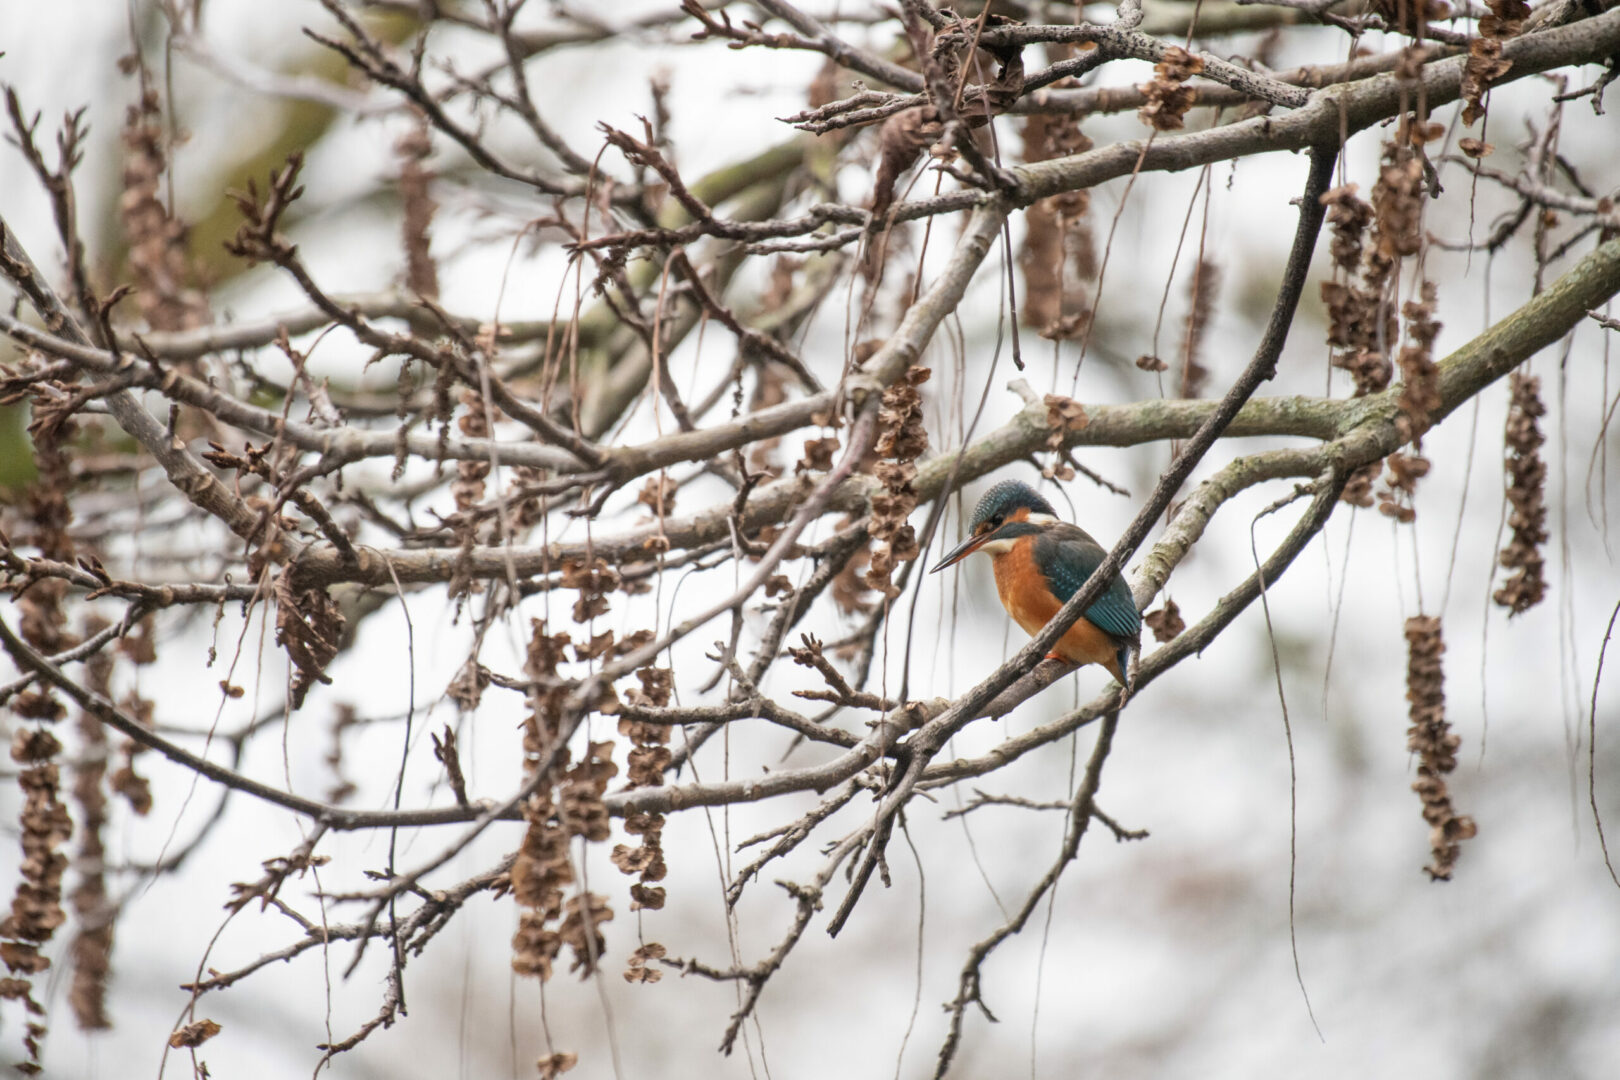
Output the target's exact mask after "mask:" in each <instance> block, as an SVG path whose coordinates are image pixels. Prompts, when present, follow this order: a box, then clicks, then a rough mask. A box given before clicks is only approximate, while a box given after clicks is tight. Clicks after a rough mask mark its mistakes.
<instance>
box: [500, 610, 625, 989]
mask: <svg viewBox="0 0 1620 1080" xmlns="http://www.w3.org/2000/svg"><path fill="white" fill-rule="evenodd" d="M570 638H571V635H570V634H568V632H567V631H564V632H562V633H558V634H548V633H547V632H546V625H545V622H544V620H541V619H533V620H531V621H530V636H529V645H528V649H527V650H526V652H525V657H524V665H523V670H524V673H525V674H526V675H528V677H529V678H530V680H531V681H532V684H533V685H534V686H535V689H534V690H532V691H531V692H530V693H531V701H530V709H529V712H528V714H527V715H526V716H525V717H524V722H523V769H524V773H525V775H527V776H533V775H534V773H535V771H536V770H539V769H547V770H548V771H549V772H550V773H551V774H552V775H555V776H557V777H559V780H558V782H557V784H556V785H555V786H545V785H542V787H541V788H540V790H539V791H536V792H535V793H534V794H533V795H531V796H530V797H529V798H528V799H527V800H525V802H524V804H523V818H524V821H525V822H526V823H527V828H526V829H525V831H524V834H523V842H522V843H521V844H520V845H519V847H518V851H517V857H516V859H515V860H514V861H513V863H512V871H511V881H512V896H513V898H514V899H515V900H516V901H517V904H518V907H519V909H520V911H519V914H518V927H517V931H516V932H515V933H514V934H513V935H512V969H513V970H514V971H516V972H517V973H518V974H519V975H533V976H535V977H537V978H539V979H540V980H541V981H545V980H548V979H550V978H551V976H552V973H553V971H554V970H555V966H556V963H557V960H558V957H559V955H560V954H561V952H562V950H563V948H564V947H565V946H566V947H568V948H570V949H571V950H572V952H573V963H572V967H571V970H575V971H583V972H584V973H585V974H587V975H588V974H591V973H592V972H594V971H596V970H597V966H598V963H599V960H600V958H601V956H602V952H603V950H604V949H605V947H606V942H605V940H604V939H603V937H602V932H601V930H600V929H599V927H600V926H601V924H602V923H605V922H607V921H609V920H611V919H612V918H613V910H612V909H611V908H609V907H608V904H607V898H606V897H603V896H598V895H597V894H595V893H580V892H579V891H578V890H576V891H575V894H574V895H572V896H570V895H569V891H568V890H569V886H571V885H573V884H574V882H575V880H576V878H575V874H574V866H573V861H572V859H571V858H570V853H569V845H570V844H571V843H572V842H573V840H574V838H575V837H581V838H583V839H585V840H587V841H592V842H596V843H600V842H602V841H604V840H606V839H608V837H609V835H610V834H611V828H610V826H609V817H608V810H607V806H606V804H604V803H603V802H602V796H603V794H605V793H606V791H607V785H608V781H609V780H611V779H612V778H613V776H614V775H615V774H617V773H618V771H619V768H618V766H617V765H615V764H614V763H613V760H612V756H613V742H612V741H611V740H608V741H604V742H589V743H587V745H586V750H585V754H584V756H583V758H582V759H581V760H580V761H578V762H576V763H573V764H570V760H571V756H572V755H571V751H570V750H569V748H568V746H567V745H566V742H565V740H563V738H562V731H561V723H562V703H563V698H564V696H565V694H566V691H565V690H563V689H562V688H561V687H560V686H558V685H550V684H555V683H556V680H557V667H558V665H559V664H561V663H562V662H563V660H564V659H565V653H564V650H565V649H566V648H567V647H568V645H569V642H570ZM548 764H549V768H548Z"/></svg>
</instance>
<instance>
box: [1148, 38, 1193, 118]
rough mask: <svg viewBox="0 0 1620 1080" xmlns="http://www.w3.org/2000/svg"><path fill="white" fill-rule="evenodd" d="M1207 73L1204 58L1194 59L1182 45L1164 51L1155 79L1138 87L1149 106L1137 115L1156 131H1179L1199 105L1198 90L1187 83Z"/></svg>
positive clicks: (1155, 67) (1155, 72)
mask: <svg viewBox="0 0 1620 1080" xmlns="http://www.w3.org/2000/svg"><path fill="white" fill-rule="evenodd" d="M1203 70H1204V60H1203V58H1202V57H1199V56H1194V55H1193V54H1192V53H1189V52H1188V51H1187V50H1186V49H1183V48H1181V47H1180V46H1179V45H1172V46H1170V48H1168V49H1166V50H1165V52H1164V59H1162V60H1160V61H1159V62H1158V63H1157V64H1154V65H1153V78H1152V79H1150V80H1148V81H1147V82H1145V83H1142V84H1141V85H1140V86H1138V87H1137V89H1138V90H1140V91H1142V95H1143V96H1144V97H1146V98H1147V103H1146V104H1145V105H1143V106H1142V107H1141V108H1140V109H1137V110H1136V115H1137V117H1139V118H1140V119H1141V121H1142V123H1144V124H1146V125H1147V126H1148V127H1150V128H1152V129H1153V130H1154V131H1175V130H1177V129H1179V128H1180V127H1181V126H1182V124H1183V123H1184V122H1185V119H1186V116H1187V113H1188V112H1189V111H1191V109H1192V107H1193V106H1194V105H1196V104H1198V88H1197V87H1193V86H1188V85H1187V80H1188V79H1191V78H1192V77H1193V76H1194V75H1197V74H1198V73H1199V72H1201V71H1203Z"/></svg>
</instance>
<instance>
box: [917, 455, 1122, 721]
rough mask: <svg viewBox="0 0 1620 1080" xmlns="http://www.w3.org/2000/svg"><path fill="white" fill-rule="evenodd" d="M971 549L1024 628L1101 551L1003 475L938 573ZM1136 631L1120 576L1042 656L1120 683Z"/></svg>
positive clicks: (1041, 622)
mask: <svg viewBox="0 0 1620 1080" xmlns="http://www.w3.org/2000/svg"><path fill="white" fill-rule="evenodd" d="M975 551H984V552H988V553H989V555H990V557H991V566H992V567H993V568H994V569H995V572H996V592H997V593H998V594H1000V596H1001V606H1002V607H1004V608H1006V609H1007V614H1008V615H1011V616H1012V619H1013V621H1014V622H1016V623H1017V624H1018V625H1019V626H1021V627H1023V628H1024V632H1025V633H1027V634H1029V635H1030V636H1032V637H1033V636H1034V635H1035V634H1038V633H1040V631H1041V628H1042V627H1044V626H1045V625H1046V624H1047V622H1049V621H1050V620H1051V618H1052V616H1054V615H1056V614H1057V613H1058V609H1059V608H1061V607H1062V606H1063V605H1064V604H1065V603H1067V602H1068V600H1069V598H1070V597H1071V596H1073V595H1074V594H1075V593H1076V592H1078V591H1079V590H1080V587H1081V586H1083V585H1084V584H1085V583H1086V579H1087V578H1089V577H1091V575H1092V572H1093V571H1095V570H1096V569H1097V567H1099V566H1101V565H1102V563H1103V559H1105V558H1106V557H1107V555H1108V553H1107V552H1106V551H1104V550H1103V547H1102V545H1101V544H1099V543H1097V541H1096V540H1094V539H1092V537H1091V534H1090V533H1088V532H1086V531H1085V530H1084V529H1082V528H1080V526H1078V525H1071V524H1069V523H1068V522H1067V521H1060V520H1059V519H1058V516H1057V514H1056V513H1055V512H1054V511H1053V510H1052V504H1051V503H1049V502H1047V501H1046V500H1045V499H1043V498H1041V496H1040V495H1039V494H1037V493H1036V491H1035V489H1034V488H1032V487H1030V486H1029V485H1028V484H1026V483H1024V482H1022V481H1020V480H1003V481H1001V482H1000V483H998V484H996V485H995V486H994V487H992V488H991V489H990V490H989V491H986V492H985V493H984V495H983V496H982V497H981V498H980V499H979V505H978V506H976V507H974V509H973V522H972V525H971V527H970V528H969V530H968V538H967V539H966V540H964V541H962V542H961V543H960V544H958V545H957V546H956V548H955V550H953V551H952V552H951V553H950V554H949V555H946V556H945V558H943V559H941V560H940V562H939V565H938V566H936V567H934V569H933V570H932V571H931V573H938V572H939V571H941V570H943V569H945V568H946V567H947V566H951V565H953V564H955V563H957V562H960V561H961V560H963V559H965V558H967V557H968V556H969V555H971V554H973V553H974V552H975ZM1141 636H1142V614H1141V612H1139V611H1137V610H1136V601H1135V599H1133V598H1132V596H1131V590H1130V587H1129V586H1128V585H1126V584H1125V580H1124V579H1123V578H1121V577H1117V576H1116V577H1115V578H1114V580H1113V581H1111V582H1109V583H1108V587H1107V588H1106V589H1104V590H1103V592H1102V595H1101V596H1099V597H1097V599H1096V600H1095V601H1093V602H1092V604H1091V606H1090V607H1088V608H1086V610H1085V614H1083V615H1081V616H1080V618H1079V619H1077V620H1076V621H1075V624H1074V625H1073V626H1071V627H1069V630H1068V632H1067V633H1065V634H1064V635H1063V636H1062V637H1061V638H1059V639H1058V641H1057V645H1056V646H1055V647H1054V648H1053V650H1052V651H1051V652H1049V653H1047V654H1046V655H1047V659H1049V660H1067V661H1069V662H1070V663H1072V664H1077V665H1085V664H1101V665H1102V666H1103V667H1104V668H1106V669H1107V670H1108V673H1109V674H1110V675H1112V676H1113V677H1114V678H1115V679H1117V680H1118V681H1119V684H1120V685H1121V686H1123V687H1125V689H1126V690H1127V691H1129V690H1130V689H1131V684H1130V674H1129V671H1128V670H1127V669H1128V666H1129V659H1130V650H1131V649H1132V648H1133V647H1135V646H1137V645H1138V643H1139V642H1140V640H1141Z"/></svg>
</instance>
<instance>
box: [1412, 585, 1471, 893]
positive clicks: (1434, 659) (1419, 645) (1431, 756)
mask: <svg viewBox="0 0 1620 1080" xmlns="http://www.w3.org/2000/svg"><path fill="white" fill-rule="evenodd" d="M1445 651H1446V646H1445V641H1444V639H1443V638H1442V636H1441V630H1440V620H1439V619H1438V618H1435V617H1433V616H1429V615H1419V616H1415V617H1413V618H1410V619H1408V620H1406V700H1407V702H1408V703H1409V707H1408V715H1409V717H1410V719H1411V722H1412V723H1411V727H1409V728H1407V729H1406V748H1407V749H1408V750H1409V751H1411V752H1412V753H1414V754H1416V755H1417V756H1418V767H1417V773H1418V778H1417V780H1416V781H1414V782H1413V784H1412V790H1413V791H1415V792H1417V794H1418V798H1419V799H1421V800H1422V802H1423V820H1424V821H1426V822H1428V823H1429V848H1430V854H1431V856H1432V857H1431V860H1430V862H1429V864H1428V865H1427V866H1425V867H1424V870H1425V871H1427V872H1428V874H1429V877H1430V878H1431V879H1433V880H1435V881H1450V880H1451V874H1452V871H1453V870H1454V869H1455V868H1456V866H1457V857H1458V855H1459V854H1460V853H1461V850H1462V846H1461V845H1462V841H1464V840H1468V839H1470V838H1472V837H1473V836H1474V835H1475V833H1477V832H1478V831H1479V830H1478V828H1477V827H1476V826H1475V824H1474V819H1473V818H1470V817H1464V816H1462V815H1460V814H1458V813H1457V812H1456V810H1455V809H1454V808H1453V807H1452V805H1451V792H1450V791H1449V790H1448V789H1447V787H1446V777H1447V776H1448V775H1449V774H1450V773H1451V772H1452V770H1454V769H1455V768H1456V767H1457V748H1458V747H1459V746H1460V745H1461V744H1462V740H1461V738H1459V737H1458V736H1457V735H1456V734H1454V733H1453V732H1452V730H1451V725H1450V724H1449V723H1447V722H1446V689H1445V680H1444V676H1443V674H1442V672H1441V665H1440V657H1441V656H1442V655H1443V654H1444V653H1445Z"/></svg>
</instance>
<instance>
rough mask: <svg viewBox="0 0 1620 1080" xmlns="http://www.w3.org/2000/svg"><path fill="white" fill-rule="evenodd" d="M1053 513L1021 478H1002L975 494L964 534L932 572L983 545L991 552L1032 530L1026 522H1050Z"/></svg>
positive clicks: (1053, 518)
mask: <svg viewBox="0 0 1620 1080" xmlns="http://www.w3.org/2000/svg"><path fill="white" fill-rule="evenodd" d="M1056 518H1057V514H1056V513H1055V512H1054V511H1053V510H1052V504H1051V503H1049V502H1047V501H1046V500H1045V499H1043V498H1041V496H1040V495H1039V494H1038V493H1037V492H1036V491H1035V489H1034V488H1032V487H1030V486H1029V485H1028V484H1026V483H1024V482H1023V481H1022V480H1003V481H1001V482H1000V483H998V484H995V485H993V486H992V487H991V488H990V490H989V491H986V492H985V493H984V494H983V495H981V496H979V504H978V505H977V506H975V507H974V508H973V520H972V522H971V523H970V526H969V529H968V538H967V539H966V540H964V541H962V542H961V543H960V544H958V545H957V546H956V548H955V549H954V550H953V551H951V552H950V554H948V555H946V556H945V557H944V558H943V559H941V560H940V562H939V565H938V566H936V567H934V569H933V571H931V572H934V573H937V572H938V571H940V570H943V569H945V568H946V567H947V566H950V565H952V564H953V563H956V562H960V561H961V560H962V559H965V558H967V557H968V556H969V555H971V554H973V553H974V552H975V551H978V550H980V549H982V548H985V547H986V546H988V547H989V549H990V550H991V551H992V552H993V551H996V550H997V549H998V547H999V546H1000V545H1002V544H1010V543H1011V542H1012V541H1013V540H1014V539H1015V538H1016V537H1017V536H1022V535H1025V534H1027V533H1030V532H1033V531H1034V526H1032V525H1031V524H1030V523H1031V522H1032V521H1033V522H1035V523H1041V522H1051V521H1054V520H1056Z"/></svg>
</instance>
